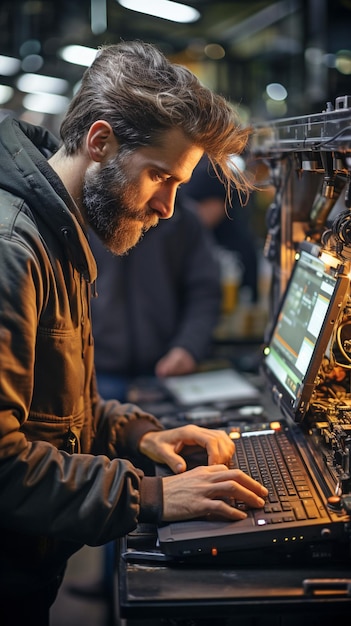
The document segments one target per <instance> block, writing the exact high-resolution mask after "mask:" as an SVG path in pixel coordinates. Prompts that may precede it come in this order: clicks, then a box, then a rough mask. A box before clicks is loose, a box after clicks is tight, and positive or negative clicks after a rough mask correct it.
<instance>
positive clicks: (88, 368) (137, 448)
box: [0, 42, 267, 626]
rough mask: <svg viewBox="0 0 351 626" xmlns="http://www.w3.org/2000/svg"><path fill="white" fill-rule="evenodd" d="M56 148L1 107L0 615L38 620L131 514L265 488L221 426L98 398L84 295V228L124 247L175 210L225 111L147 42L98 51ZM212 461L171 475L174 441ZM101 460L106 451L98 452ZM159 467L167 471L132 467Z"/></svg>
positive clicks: (204, 505) (220, 146)
mask: <svg viewBox="0 0 351 626" xmlns="http://www.w3.org/2000/svg"><path fill="white" fill-rule="evenodd" d="M61 137H62V141H63V144H62V146H61V147H60V148H59V149H58V150H57V145H56V141H55V140H54V138H53V137H52V136H51V135H50V134H49V133H48V132H47V131H45V130H44V129H41V128H39V127H33V126H30V125H26V124H24V123H19V122H16V121H15V120H12V119H10V118H6V119H5V120H4V121H3V122H2V124H1V127H0V163H1V171H0V187H1V189H0V267H1V282H0V290H1V293H0V341H1V345H0V348H1V350H0V354H1V358H0V374H1V375H0V492H1V498H0V526H1V535H0V583H1V584H0V589H1V592H0V594H1V598H0V599H1V603H0V623H1V624H6V626H12V625H14V624H15V625H16V626H19V625H20V624H26V625H27V626H28V625H29V624H36V626H42V625H44V624H48V612H49V606H50V605H51V603H52V602H53V600H54V598H55V595H56V592H57V587H58V585H59V582H60V580H61V579H62V575H63V572H64V568H65V563H66V560H67V558H68V557H69V556H70V555H72V554H73V553H74V552H75V551H76V550H78V549H79V548H80V547H81V546H82V545H83V544H84V543H86V544H90V545H99V544H103V543H105V542H108V541H111V540H113V539H115V538H116V537H118V536H121V535H124V534H125V533H128V532H129V531H130V530H131V529H133V528H134V527H135V526H136V524H137V522H138V521H140V522H143V521H144V522H157V521H161V520H164V521H169V520H179V519H189V518H192V517H196V516H199V515H203V514H208V513H210V514H215V515H220V516H223V517H225V518H228V519H232V520H235V519H241V518H242V517H243V516H244V515H245V514H244V513H243V512H241V511H239V510H237V509H235V508H232V507H230V506H229V505H228V504H227V503H226V502H225V498H228V497H231V496H234V497H237V498H238V499H240V500H244V501H245V502H246V503H247V504H248V505H249V506H258V507H260V506H262V505H263V500H262V497H264V496H265V495H266V493H267V492H266V490H265V489H264V488H263V487H262V486H261V485H259V484H258V483H256V482H255V481H253V480H252V479H251V478H249V477H248V476H245V475H244V474H242V473H241V472H239V471H237V470H229V469H228V468H227V467H226V465H225V464H226V463H227V462H228V460H229V458H230V456H231V454H232V452H233V445H232V443H231V441H230V440H229V438H228V437H227V436H226V434H225V433H222V432H220V431H217V432H216V431H209V430H205V429H200V428H196V427H195V426H188V427H185V428H179V429H174V430H169V431H163V430H162V428H161V426H160V424H159V423H158V422H157V420H155V419H154V418H153V417H152V416H151V415H146V414H145V413H143V412H142V410H141V409H139V408H138V407H136V406H133V405H128V404H127V405H121V404H119V403H118V402H117V401H114V400H112V401H110V402H107V403H106V402H103V401H102V400H101V398H99V396H98V394H97V391H96V385H95V379H94V372H93V340H92V332H91V325H90V313H89V297H90V289H91V285H92V284H94V281H95V278H96V264H95V261H94V258H93V256H92V253H91V250H90V248H89V244H88V239H87V228H92V229H93V230H94V231H95V232H96V234H97V235H98V236H99V237H100V238H101V240H102V241H103V242H104V244H105V245H106V246H107V247H108V248H109V249H110V250H111V251H113V252H114V253H115V254H124V253H125V252H126V251H127V250H129V249H130V248H131V247H132V246H134V245H135V244H136V243H137V241H138V240H139V239H140V237H141V236H142V234H143V233H144V232H145V231H146V230H147V229H148V228H150V227H151V226H156V224H157V223H158V221H159V219H165V218H169V217H171V215H172V212H173V204H174V199H175V194H176V190H177V187H178V185H179V184H181V183H182V182H184V181H186V180H188V179H189V178H190V177H191V173H192V171H193V169H194V167H195V165H196V164H197V162H198V161H199V159H200V158H201V156H202V154H203V152H204V151H206V152H207V153H208V154H209V157H210V158H212V159H214V161H215V162H218V163H219V165H220V166H221V167H222V169H223V170H224V173H225V174H229V175H230V170H229V169H228V167H227V168H226V159H227V156H228V155H229V154H230V153H233V152H237V151H239V150H240V149H242V147H243V145H244V144H245V141H246V139H247V133H246V132H245V131H243V130H241V129H240V128H239V127H238V126H237V124H236V120H235V117H234V115H233V113H232V110H231V108H230V107H229V105H227V104H226V103H225V102H224V101H223V100H222V99H221V98H219V97H218V96H215V95H214V94H212V93H211V92H210V91H209V90H207V89H206V88H204V87H202V86H201V85H200V84H199V82H198V81H197V79H196V78H195V77H194V76H192V74H190V73H189V72H188V71H187V70H185V69H184V68H181V67H177V66H174V65H171V64H170V63H169V62H168V61H167V60H166V59H165V58H164V57H163V55H162V54H160V53H159V52H158V51H157V50H156V49H155V48H154V47H152V46H150V45H148V44H142V43H140V42H136V43H122V44H120V45H118V46H111V47H107V48H106V49H104V50H102V51H101V52H100V54H99V55H98V56H97V58H96V60H95V62H94V63H93V65H92V66H91V67H90V68H89V69H88V70H87V71H86V73H85V75H84V77H83V81H82V85H81V88H80V90H79V91H78V93H77V94H76V96H75V97H74V99H73V101H72V103H71V105H70V107H69V110H68V112H67V115H66V117H65V119H64V121H63V123H62V127H61ZM194 443H195V444H199V445H201V446H203V447H205V448H206V450H207V453H208V462H209V465H208V466H206V467H201V468H196V469H195V470H192V471H189V472H187V473H183V472H184V470H185V469H186V468H185V462H184V460H182V457H181V456H180V455H179V452H180V451H181V449H182V447H183V446H184V445H186V444H194ZM105 455H107V456H105ZM146 457H147V458H148V459H151V460H153V461H162V462H164V463H168V464H169V465H170V467H171V468H172V469H173V470H174V472H176V474H175V475H173V476H170V477H168V478H166V479H160V478H157V477H153V476H145V475H143V473H142V471H141V470H140V469H138V468H139V467H142V465H143V462H144V460H145V458H146Z"/></svg>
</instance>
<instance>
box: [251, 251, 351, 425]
mask: <svg viewBox="0 0 351 626" xmlns="http://www.w3.org/2000/svg"><path fill="white" fill-rule="evenodd" d="M341 270H342V266H341V265H340V262H339V261H338V260H337V259H335V258H334V257H331V256H330V255H329V254H325V253H324V254H323V253H321V251H320V248H319V247H318V246H316V245H313V244H303V245H302V246H301V250H300V251H299V252H298V254H297V256H296V262H295V265H294V267H293V271H292V274H291V277H290V280H289V283H288V286H287V289H286V292H285V295H284V298H283V301H282V304H281V306H280V309H279V311H278V315H277V318H276V322H275V326H274V328H273V331H272V334H271V338H270V341H269V345H268V346H266V348H265V350H264V359H263V371H264V373H265V374H266V376H267V377H268V379H269V381H270V383H271V385H272V389H273V396H274V398H275V400H276V401H277V403H279V404H280V405H281V406H282V408H283V409H285V411H286V412H287V413H288V414H289V415H290V417H292V418H293V419H294V420H295V421H297V422H300V421H301V420H302V419H303V417H304V415H305V413H306V411H307V409H308V405H309V403H310V400H311V396H312V392H313V389H314V387H315V385H316V377H317V374H318V370H319V368H320V365H321V363H322V359H323V357H324V354H325V351H326V349H327V347H328V343H329V341H330V338H331V336H332V332H333V328H334V326H335V322H336V320H337V318H338V315H339V313H340V310H341V308H342V302H343V299H344V296H345V293H346V289H347V287H348V284H349V279H348V278H347V277H346V276H345V275H343V274H342V273H341Z"/></svg>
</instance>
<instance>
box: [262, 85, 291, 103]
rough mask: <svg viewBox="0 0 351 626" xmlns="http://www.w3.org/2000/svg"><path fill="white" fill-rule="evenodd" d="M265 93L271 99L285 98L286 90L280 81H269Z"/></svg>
mask: <svg viewBox="0 0 351 626" xmlns="http://www.w3.org/2000/svg"><path fill="white" fill-rule="evenodd" d="M266 93H267V96H268V97H269V98H271V99H272V100H277V101H278V102H279V101H280V100H285V99H286V98H287V96H288V92H287V90H286V89H285V87H284V85H281V84H280V83H270V84H269V85H267V87H266Z"/></svg>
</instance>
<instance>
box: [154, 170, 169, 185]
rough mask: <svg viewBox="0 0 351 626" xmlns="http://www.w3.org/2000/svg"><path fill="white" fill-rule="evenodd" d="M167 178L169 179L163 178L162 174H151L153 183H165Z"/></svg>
mask: <svg viewBox="0 0 351 626" xmlns="http://www.w3.org/2000/svg"><path fill="white" fill-rule="evenodd" d="M168 178H170V177H169V176H165V175H164V174H160V173H159V172H154V173H153V174H152V180H153V181H154V182H155V183H165V182H166V180H168Z"/></svg>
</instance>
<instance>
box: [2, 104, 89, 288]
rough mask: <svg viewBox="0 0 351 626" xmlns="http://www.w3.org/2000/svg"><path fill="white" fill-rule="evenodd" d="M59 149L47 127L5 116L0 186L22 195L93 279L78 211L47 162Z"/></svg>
mask: <svg viewBox="0 0 351 626" xmlns="http://www.w3.org/2000/svg"><path fill="white" fill-rule="evenodd" d="M57 148H58V141H57V139H56V138H55V137H54V135H52V134H51V133H50V132H49V131H48V130H46V129H44V128H42V127H40V126H33V125H31V124H27V123H25V122H20V121H18V120H14V119H12V118H10V117H6V118H5V119H4V120H3V121H2V122H1V123H0V164H1V165H0V187H2V188H3V189H5V190H6V191H9V192H10V193H12V194H14V195H15V196H17V197H19V198H22V199H23V201H24V202H25V203H26V204H27V205H28V206H29V208H30V210H31V211H32V212H33V214H34V215H35V214H37V215H39V216H40V218H41V219H42V220H44V221H45V223H46V224H47V226H48V227H49V228H50V230H51V231H53V232H54V234H55V236H56V237H57V238H59V239H60V240H61V241H62V240H63V245H65V247H66V248H67V254H68V255H69V258H70V260H71V262H72V263H73V265H74V266H75V268H76V269H77V270H78V271H79V272H80V273H81V274H82V275H83V276H84V278H85V280H87V281H88V282H93V281H94V280H95V279H96V274H97V269H96V263H95V259H94V257H93V254H92V252H91V250H90V246H89V243H88V239H87V235H86V233H85V230H84V225H83V224H82V223H80V221H79V220H80V216H79V211H78V209H77V207H76V205H75V204H74V202H73V199H72V198H71V196H70V195H69V194H68V192H67V190H66V189H65V187H64V185H63V184H62V182H61V180H60V179H59V177H58V176H57V175H56V173H55V172H54V170H53V169H52V168H51V167H50V165H49V164H48V162H47V159H48V158H49V157H50V156H51V155H52V154H53V153H54V152H55V151H56V150H57ZM43 197H45V198H46V201H45V203H43Z"/></svg>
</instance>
